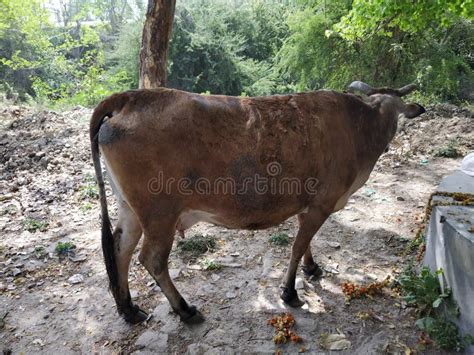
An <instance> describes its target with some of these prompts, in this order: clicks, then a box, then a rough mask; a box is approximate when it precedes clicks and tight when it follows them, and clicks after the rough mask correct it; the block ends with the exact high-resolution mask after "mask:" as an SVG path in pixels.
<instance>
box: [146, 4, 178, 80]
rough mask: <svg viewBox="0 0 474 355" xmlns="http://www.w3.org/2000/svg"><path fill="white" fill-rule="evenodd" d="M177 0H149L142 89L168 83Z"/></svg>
mask: <svg viewBox="0 0 474 355" xmlns="http://www.w3.org/2000/svg"><path fill="white" fill-rule="evenodd" d="M175 4H176V0H148V9H147V13H146V20H145V25H144V27H143V36H142V47H141V49H140V83H139V86H140V88H142V89H150V88H156V87H160V86H165V85H166V59H167V56H168V42H169V39H170V37H171V29H172V26H173V17H174V9H175Z"/></svg>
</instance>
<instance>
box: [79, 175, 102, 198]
mask: <svg viewBox="0 0 474 355" xmlns="http://www.w3.org/2000/svg"><path fill="white" fill-rule="evenodd" d="M79 191H80V193H81V196H82V198H83V199H93V200H97V199H98V198H99V190H98V188H97V183H96V181H95V178H94V177H93V176H92V175H87V176H86V177H85V184H84V185H82V186H81V187H80V188H79Z"/></svg>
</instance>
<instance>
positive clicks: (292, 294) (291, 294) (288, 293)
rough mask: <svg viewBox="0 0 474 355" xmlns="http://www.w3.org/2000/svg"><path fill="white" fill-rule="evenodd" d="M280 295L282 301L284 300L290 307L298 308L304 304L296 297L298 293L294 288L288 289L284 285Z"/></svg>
mask: <svg viewBox="0 0 474 355" xmlns="http://www.w3.org/2000/svg"><path fill="white" fill-rule="evenodd" d="M280 297H281V299H282V300H283V302H285V303H286V304H287V305H288V306H290V307H293V308H299V307H302V306H303V305H304V302H303V301H301V300H300V299H299V298H298V293H297V292H296V290H295V289H293V290H290V289H288V288H286V287H285V288H284V289H283V292H282V294H281V296H280Z"/></svg>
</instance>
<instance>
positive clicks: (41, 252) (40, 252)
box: [34, 245, 48, 259]
mask: <svg viewBox="0 0 474 355" xmlns="http://www.w3.org/2000/svg"><path fill="white" fill-rule="evenodd" d="M34 253H35V256H36V257H37V258H38V259H43V258H44V257H45V256H46V255H47V254H48V253H47V252H46V249H45V248H44V247H43V246H41V245H40V246H37V247H35V251H34Z"/></svg>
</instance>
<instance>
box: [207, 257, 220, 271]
mask: <svg viewBox="0 0 474 355" xmlns="http://www.w3.org/2000/svg"><path fill="white" fill-rule="evenodd" d="M202 265H203V266H204V269H205V270H207V271H219V270H221V269H222V268H223V266H222V264H221V263H219V262H217V261H214V260H211V259H204V260H203V262H202Z"/></svg>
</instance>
